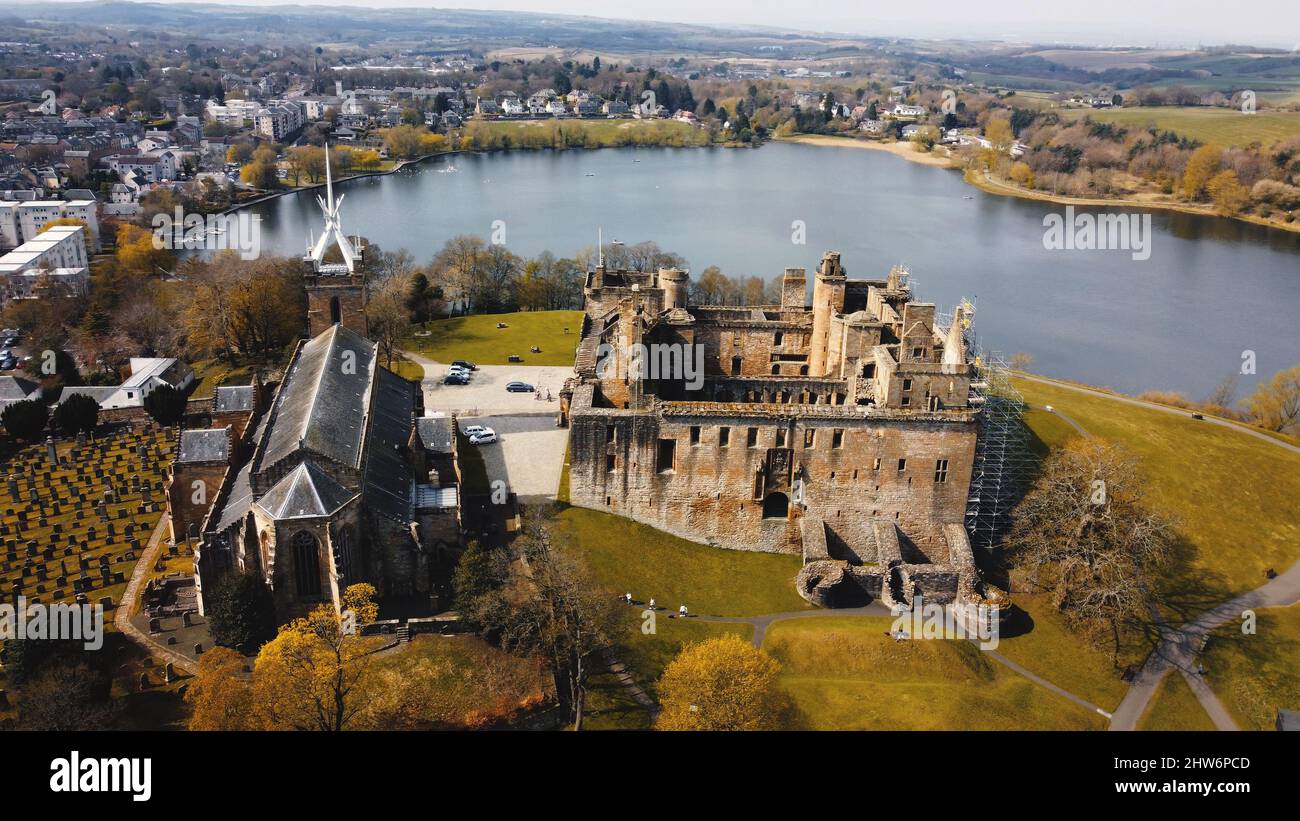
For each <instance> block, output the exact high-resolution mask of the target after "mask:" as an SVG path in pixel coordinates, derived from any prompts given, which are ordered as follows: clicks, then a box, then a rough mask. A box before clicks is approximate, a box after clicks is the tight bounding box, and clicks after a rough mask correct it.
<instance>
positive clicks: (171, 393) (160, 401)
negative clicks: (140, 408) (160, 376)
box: [144, 385, 189, 427]
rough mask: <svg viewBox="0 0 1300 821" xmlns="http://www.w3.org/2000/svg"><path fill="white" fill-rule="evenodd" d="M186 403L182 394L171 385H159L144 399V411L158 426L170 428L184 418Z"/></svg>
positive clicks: (186, 400)
mask: <svg viewBox="0 0 1300 821" xmlns="http://www.w3.org/2000/svg"><path fill="white" fill-rule="evenodd" d="M188 401H189V400H188V399H187V398H186V397H185V394H184V393H182V392H180V391H178V390H176V389H175V388H173V387H172V386H171V385H159V386H158V387H156V388H154V389H153V390H151V391H149V395H148V396H146V397H145V398H144V410H145V413H147V414H149V416H150V417H152V418H153V420H154V421H155V422H157V423H158V424H160V425H162V426H163V427H170V426H172V425H175V424H176V423H177V422H179V421H181V418H182V417H183V416H185V405H186V403H187V402H188Z"/></svg>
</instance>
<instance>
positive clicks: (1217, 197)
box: [1205, 169, 1250, 216]
mask: <svg viewBox="0 0 1300 821" xmlns="http://www.w3.org/2000/svg"><path fill="white" fill-rule="evenodd" d="M1205 193H1206V194H1208V195H1209V197H1210V202H1212V203H1214V208H1215V210H1217V211H1218V212H1219V213H1220V214H1223V215H1225V216H1233V215H1234V214H1239V213H1241V211H1242V210H1244V209H1245V208H1246V206H1248V205H1250V189H1249V188H1247V187H1246V186H1244V185H1242V184H1241V182H1240V181H1239V180H1238V179H1237V172H1236V171H1233V170H1231V169H1228V170H1226V171H1220V172H1219V173H1217V174H1215V175H1214V176H1213V177H1210V179H1209V182H1207V183H1205Z"/></svg>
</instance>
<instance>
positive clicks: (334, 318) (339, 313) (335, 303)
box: [330, 296, 343, 325]
mask: <svg viewBox="0 0 1300 821" xmlns="http://www.w3.org/2000/svg"><path fill="white" fill-rule="evenodd" d="M342 321H343V308H342V307H341V306H340V305H339V298H338V297H336V296H332V297H330V324H331V325H338V324H339V323H340V322H342Z"/></svg>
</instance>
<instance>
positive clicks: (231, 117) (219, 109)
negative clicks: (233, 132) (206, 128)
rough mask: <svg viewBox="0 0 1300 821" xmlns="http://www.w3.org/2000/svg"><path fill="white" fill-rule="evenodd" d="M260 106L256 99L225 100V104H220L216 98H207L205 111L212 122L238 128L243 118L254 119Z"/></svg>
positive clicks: (242, 123)
mask: <svg viewBox="0 0 1300 821" xmlns="http://www.w3.org/2000/svg"><path fill="white" fill-rule="evenodd" d="M260 108H261V105H260V104H258V102H257V101H256V100H238V99H236V100H226V104H225V105H221V104H220V103H218V102H217V101H216V100H208V105H207V109H206V111H205V113H206V115H207V118H208V119H209V120H211V121H213V122H218V123H221V124H223V125H232V126H235V127H236V128H239V127H242V126H243V125H244V121H245V120H253V119H256V118H257V111H258V109H260Z"/></svg>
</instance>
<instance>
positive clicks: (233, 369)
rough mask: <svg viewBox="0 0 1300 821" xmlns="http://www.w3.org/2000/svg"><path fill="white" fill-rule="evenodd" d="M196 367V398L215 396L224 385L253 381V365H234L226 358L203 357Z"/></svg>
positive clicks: (194, 394)
mask: <svg viewBox="0 0 1300 821" xmlns="http://www.w3.org/2000/svg"><path fill="white" fill-rule="evenodd" d="M191 367H192V368H194V392H193V393H191V394H190V396H193V397H195V398H199V399H202V398H206V397H209V396H213V395H214V394H215V393H216V391H217V388H219V387H221V386H222V385H248V384H250V383H251V382H252V381H253V365H252V364H251V363H248V364H244V365H232V364H231V363H230V362H228V361H226V360H224V359H201V360H199V361H198V362H195V363H194V364H193V365H191Z"/></svg>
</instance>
